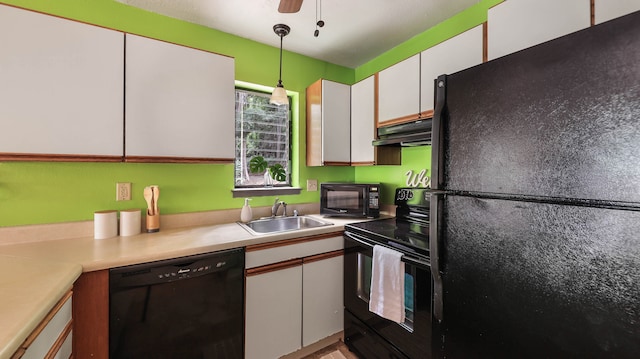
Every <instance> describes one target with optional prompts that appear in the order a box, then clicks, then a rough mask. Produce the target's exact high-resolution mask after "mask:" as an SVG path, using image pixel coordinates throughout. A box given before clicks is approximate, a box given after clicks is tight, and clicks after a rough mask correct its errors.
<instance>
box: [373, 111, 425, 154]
mask: <svg viewBox="0 0 640 359" xmlns="http://www.w3.org/2000/svg"><path fill="white" fill-rule="evenodd" d="M432 122H433V121H432V119H430V118H429V119H424V120H417V121H413V122H407V123H401V124H398V125H391V126H385V127H380V128H378V139H377V140H374V141H373V142H372V144H373V145H374V146H406V147H409V146H425V145H430V144H431V123H432Z"/></svg>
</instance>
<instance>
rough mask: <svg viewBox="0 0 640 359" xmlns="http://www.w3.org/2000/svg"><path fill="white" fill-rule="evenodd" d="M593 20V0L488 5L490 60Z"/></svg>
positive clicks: (513, 0) (519, 0) (535, 0)
mask: <svg viewBox="0 0 640 359" xmlns="http://www.w3.org/2000/svg"><path fill="white" fill-rule="evenodd" d="M600 1H602V0H600ZM605 1H611V0H605ZM590 24H591V10H590V0H562V1H557V0H508V1H505V2H503V3H500V4H498V5H497V6H494V7H492V8H491V9H489V14H488V53H489V54H488V55H489V60H492V59H495V58H498V57H501V56H504V55H508V54H510V53H513V52H516V51H519V50H522V49H525V48H528V47H531V46H534V45H537V44H540V43H542V42H545V41H549V40H552V39H555V38H557V37H560V36H564V35H567V34H569V33H572V32H575V31H578V30H581V29H585V28H587V27H589V26H590Z"/></svg>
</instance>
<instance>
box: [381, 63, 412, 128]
mask: <svg viewBox="0 0 640 359" xmlns="http://www.w3.org/2000/svg"><path fill="white" fill-rule="evenodd" d="M419 112H420V54H417V55H414V56H411V57H410V58H408V59H406V60H404V61H401V62H399V63H397V64H395V65H393V66H391V67H388V68H386V69H384V70H382V71H380V72H379V73H378V126H384V125H388V124H392V123H396V122H406V121H410V120H415V119H417V118H418V116H419Z"/></svg>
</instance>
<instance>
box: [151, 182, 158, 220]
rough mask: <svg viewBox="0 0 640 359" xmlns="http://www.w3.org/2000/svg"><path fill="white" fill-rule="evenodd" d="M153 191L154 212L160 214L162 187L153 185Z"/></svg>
mask: <svg viewBox="0 0 640 359" xmlns="http://www.w3.org/2000/svg"><path fill="white" fill-rule="evenodd" d="M151 190H152V192H153V214H154V215H155V214H158V198H160V188H159V187H158V186H151Z"/></svg>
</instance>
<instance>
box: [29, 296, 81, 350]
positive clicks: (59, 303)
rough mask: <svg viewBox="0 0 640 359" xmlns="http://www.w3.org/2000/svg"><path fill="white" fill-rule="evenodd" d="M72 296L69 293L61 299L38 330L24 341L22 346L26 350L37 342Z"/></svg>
mask: <svg viewBox="0 0 640 359" xmlns="http://www.w3.org/2000/svg"><path fill="white" fill-rule="evenodd" d="M71 295H72V291H69V292H67V294H65V295H64V297H62V299H60V300H59V301H58V303H56V305H55V306H54V307H53V308H52V309H51V310H50V311H49V313H47V315H46V316H45V317H44V319H42V321H41V322H40V324H38V326H37V327H36V329H34V330H33V332H31V334H29V336H28V337H27V339H25V340H24V343H22V346H23V347H24V348H28V347H29V346H30V345H31V344H33V341H34V340H36V338H37V337H38V335H40V333H41V332H42V331H43V330H44V328H45V327H46V326H47V324H49V322H50V321H51V319H53V317H54V316H55V315H56V314H58V311H60V308H62V306H63V305H64V304H65V303H66V302H67V300H68V299H69V298H71Z"/></svg>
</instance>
